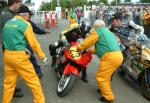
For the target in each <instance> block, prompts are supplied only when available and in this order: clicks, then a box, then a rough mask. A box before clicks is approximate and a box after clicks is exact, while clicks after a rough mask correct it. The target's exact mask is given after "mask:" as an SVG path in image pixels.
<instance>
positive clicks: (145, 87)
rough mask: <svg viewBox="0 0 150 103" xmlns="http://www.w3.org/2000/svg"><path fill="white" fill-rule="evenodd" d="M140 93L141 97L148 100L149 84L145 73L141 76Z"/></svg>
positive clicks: (149, 95) (149, 97) (149, 96)
mask: <svg viewBox="0 0 150 103" xmlns="http://www.w3.org/2000/svg"><path fill="white" fill-rule="evenodd" d="M141 91H142V94H143V96H144V97H145V98H146V99H148V100H150V84H148V83H147V80H146V75H145V73H143V74H142V76H141Z"/></svg>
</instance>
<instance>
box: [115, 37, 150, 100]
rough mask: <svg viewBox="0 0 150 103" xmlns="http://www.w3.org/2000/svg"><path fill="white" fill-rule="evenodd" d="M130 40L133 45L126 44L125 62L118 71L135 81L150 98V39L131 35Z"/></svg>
mask: <svg viewBox="0 0 150 103" xmlns="http://www.w3.org/2000/svg"><path fill="white" fill-rule="evenodd" d="M129 40H130V44H131V45H128V46H127V45H126V47H127V48H126V50H125V51H124V62H123V64H122V66H121V68H120V69H119V70H118V72H119V74H120V75H121V76H127V77H129V78H130V79H131V80H133V81H135V82H136V83H137V84H138V85H139V86H140V88H141V92H142V94H143V96H144V97H145V98H147V99H148V100H150V39H147V40H138V37H131V38H130V39H129Z"/></svg>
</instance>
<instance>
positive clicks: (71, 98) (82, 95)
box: [0, 20, 150, 103]
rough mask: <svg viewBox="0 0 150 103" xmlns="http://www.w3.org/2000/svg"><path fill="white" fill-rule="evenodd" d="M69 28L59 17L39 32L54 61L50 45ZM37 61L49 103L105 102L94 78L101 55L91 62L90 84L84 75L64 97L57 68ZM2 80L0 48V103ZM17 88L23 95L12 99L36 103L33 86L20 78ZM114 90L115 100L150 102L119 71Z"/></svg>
mask: <svg viewBox="0 0 150 103" xmlns="http://www.w3.org/2000/svg"><path fill="white" fill-rule="evenodd" d="M65 28H66V22H65V20H59V21H58V24H57V28H50V32H51V33H50V34H47V35H37V39H38V41H39V42H40V44H41V47H42V49H43V51H44V52H45V53H46V55H47V57H48V58H49V61H50V63H51V58H50V56H49V50H48V45H49V44H50V43H54V42H55V41H57V40H58V38H59V34H60V32H61V31H62V30H63V29H65ZM37 61H38V63H39V65H40V66H41V68H42V72H43V74H44V76H43V78H42V79H41V80H40V81H41V85H42V88H43V92H44V94H45V99H46V103H103V102H101V101H99V97H100V95H99V94H98V92H97V91H96V90H97V84H96V80H95V74H96V70H97V68H98V64H99V63H98V61H99V60H98V58H97V57H96V56H93V60H92V62H91V63H90V64H89V65H88V70H87V71H88V78H89V83H84V82H82V81H81V74H80V76H79V77H78V79H77V80H76V82H75V85H74V88H73V89H72V91H71V92H70V93H69V94H68V95H67V96H65V97H63V98H61V97H58V96H57V94H56V88H57V83H58V79H57V77H56V74H55V72H54V69H53V68H51V67H50V63H49V65H48V66H46V67H45V66H43V65H42V62H41V61H40V60H39V58H38V57H37ZM2 80H3V62H2V51H1V50H0V103H1V100H2ZM17 87H21V88H22V92H23V93H24V97H22V98H13V100H12V103H33V96H32V93H31V90H30V88H29V87H28V86H27V85H26V84H25V82H24V81H23V79H22V78H19V79H18V82H17ZM112 89H113V92H114V94H115V96H116V101H115V102H114V103H150V102H149V101H148V100H146V99H145V98H144V97H143V96H142V95H141V92H140V89H139V88H138V87H137V86H136V85H135V84H134V83H132V82H130V81H129V80H127V79H126V78H122V77H120V76H119V75H118V74H117V73H116V74H115V75H114V77H113V81H112Z"/></svg>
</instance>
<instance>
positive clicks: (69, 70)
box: [64, 64, 79, 76]
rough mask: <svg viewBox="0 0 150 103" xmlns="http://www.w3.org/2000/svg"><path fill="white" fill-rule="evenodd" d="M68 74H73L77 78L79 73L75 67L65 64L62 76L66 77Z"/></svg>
mask: <svg viewBox="0 0 150 103" xmlns="http://www.w3.org/2000/svg"><path fill="white" fill-rule="evenodd" d="M69 73H73V74H74V75H76V76H78V74H79V71H78V69H77V68H76V67H74V66H72V65H70V64H67V65H66V66H65V69H64V74H65V75H67V74H69Z"/></svg>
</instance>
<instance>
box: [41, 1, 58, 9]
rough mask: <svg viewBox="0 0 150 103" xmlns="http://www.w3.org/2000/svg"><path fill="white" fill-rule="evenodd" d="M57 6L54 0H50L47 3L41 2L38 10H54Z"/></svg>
mask: <svg viewBox="0 0 150 103" xmlns="http://www.w3.org/2000/svg"><path fill="white" fill-rule="evenodd" d="M56 6H57V1H56V0H51V2H48V3H44V2H43V3H42V5H41V7H40V10H41V11H49V10H55V8H56Z"/></svg>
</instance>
